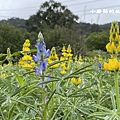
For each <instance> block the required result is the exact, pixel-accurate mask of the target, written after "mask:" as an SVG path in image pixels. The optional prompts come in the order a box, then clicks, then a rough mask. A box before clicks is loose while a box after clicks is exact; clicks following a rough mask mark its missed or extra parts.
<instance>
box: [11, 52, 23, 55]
mask: <svg viewBox="0 0 120 120" xmlns="http://www.w3.org/2000/svg"><path fill="white" fill-rule="evenodd" d="M18 55H21V51H18V52H14V53H13V54H12V56H18Z"/></svg>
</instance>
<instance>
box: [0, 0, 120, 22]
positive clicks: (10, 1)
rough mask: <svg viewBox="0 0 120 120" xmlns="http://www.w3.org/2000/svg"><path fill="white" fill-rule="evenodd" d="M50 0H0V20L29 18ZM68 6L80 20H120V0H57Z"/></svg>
mask: <svg viewBox="0 0 120 120" xmlns="http://www.w3.org/2000/svg"><path fill="white" fill-rule="evenodd" d="M45 1H49V0H0V20H2V19H8V18H11V17H19V18H24V19H28V18H29V16H30V15H33V14H35V13H36V12H37V11H38V10H39V8H40V6H41V5H42V3H44V2H45ZM55 1H57V2H60V3H62V5H65V6H67V8H68V9H70V10H71V11H72V12H73V13H74V14H75V15H78V16H79V21H82V22H87V23H98V24H105V23H110V22H112V21H113V20H117V21H120V0H55Z"/></svg>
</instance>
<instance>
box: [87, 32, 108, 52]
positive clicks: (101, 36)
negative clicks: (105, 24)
mask: <svg viewBox="0 0 120 120" xmlns="http://www.w3.org/2000/svg"><path fill="white" fill-rule="evenodd" d="M108 40H109V34H108V33H107V32H104V31H103V32H98V33H96V32H93V33H91V34H90V35H89V36H88V37H87V38H86V39H85V44H86V45H87V49H88V50H99V49H101V50H104V51H106V48H105V46H106V44H107V43H108Z"/></svg>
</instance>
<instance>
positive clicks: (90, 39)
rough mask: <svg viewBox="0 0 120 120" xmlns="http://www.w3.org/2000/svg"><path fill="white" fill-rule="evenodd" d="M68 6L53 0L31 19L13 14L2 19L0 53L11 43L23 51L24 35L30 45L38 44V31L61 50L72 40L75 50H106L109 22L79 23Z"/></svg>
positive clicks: (77, 51) (12, 46)
mask: <svg viewBox="0 0 120 120" xmlns="http://www.w3.org/2000/svg"><path fill="white" fill-rule="evenodd" d="M78 19H79V18H78V16H76V15H74V14H73V13H72V12H71V11H70V10H69V9H68V8H67V7H66V6H64V5H62V4H61V3H59V2H55V1H53V0H50V1H49V2H44V3H43V4H42V5H41V6H40V9H39V10H38V11H37V13H36V14H34V15H32V16H30V18H29V19H28V20H24V19H19V18H11V19H8V20H1V21H0V53H5V52H6V49H7V48H8V47H9V48H10V49H11V50H12V51H13V52H15V51H20V50H21V49H22V44H23V43H24V41H25V39H30V41H31V48H35V47H34V45H35V42H36V39H37V34H38V32H39V31H41V32H42V33H43V35H44V38H45V42H46V45H47V47H48V48H52V47H53V46H54V47H56V49H57V51H58V52H59V51H60V50H61V47H62V46H63V45H66V46H67V45H68V44H70V45H71V46H72V49H73V53H74V54H85V53H86V51H92V50H98V49H101V50H104V51H105V50H106V49H105V45H106V43H107V42H108V41H109V29H110V23H109V24H105V25H97V24H90V23H81V22H80V23H78V22H77V20H78Z"/></svg>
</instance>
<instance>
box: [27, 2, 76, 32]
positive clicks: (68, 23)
mask: <svg viewBox="0 0 120 120" xmlns="http://www.w3.org/2000/svg"><path fill="white" fill-rule="evenodd" d="M76 20H78V17H77V16H76V15H74V14H73V13H72V12H71V11H70V10H69V9H67V8H66V7H65V6H63V5H61V3H59V2H55V1H53V0H50V1H49V2H45V3H43V4H42V5H41V7H40V10H39V11H38V12H37V13H36V14H35V15H32V16H31V17H30V18H29V20H27V22H26V25H27V26H28V31H35V32H39V31H42V30H43V29H44V26H46V25H47V26H48V27H49V28H52V29H53V28H54V27H55V26H56V25H59V26H61V27H63V26H64V27H66V28H71V27H72V25H73V23H74V22H75V21H76Z"/></svg>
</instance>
